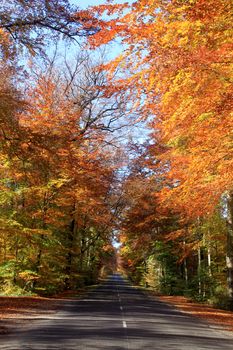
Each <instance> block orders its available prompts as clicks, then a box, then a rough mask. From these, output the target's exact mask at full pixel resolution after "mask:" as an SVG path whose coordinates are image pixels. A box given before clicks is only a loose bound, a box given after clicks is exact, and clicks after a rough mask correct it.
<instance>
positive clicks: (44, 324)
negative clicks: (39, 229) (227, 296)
mask: <svg viewBox="0 0 233 350" xmlns="http://www.w3.org/2000/svg"><path fill="white" fill-rule="evenodd" d="M0 349H1V350H45V349H48V350H58V349H59V350H75V349H82V350H84V349H85V350H100V349H102V350H107V349H112V350H113V349H114V350H128V349H132V350H139V349H140V350H144V349H145V350H154V349H156V350H161V349H166V350H175V349H176V350H188V349H189V350H204V349H205V350H206V349H209V350H215V349H221V350H232V349H233V334H232V333H230V332H226V331H223V330H221V329H217V328H214V327H211V326H209V325H208V324H207V323H204V322H201V321H199V320H198V319H196V318H194V317H192V316H189V315H187V314H185V313H182V312H179V311H177V310H176V309H174V308H173V307H171V306H168V305H167V304H165V303H162V302H160V301H157V300H151V299H150V298H148V297H146V296H145V295H144V294H143V293H141V292H140V291H139V290H137V289H135V288H134V287H132V286H131V285H130V284H129V283H128V282H127V281H125V280H124V279H123V278H122V277H121V276H120V275H118V274H116V275H113V276H112V277H110V278H109V279H108V280H107V281H106V282H105V283H103V284H102V285H101V286H99V287H98V288H97V289H95V290H94V291H92V292H91V293H89V295H88V296H87V297H86V298H85V299H82V300H74V301H72V300H71V301H67V302H66V303H65V307H64V309H63V310H62V311H60V312H58V313H57V314H55V315H53V316H52V317H51V319H49V318H41V319H37V320H34V321H33V322H32V323H31V324H30V325H29V326H27V327H24V328H22V329H21V330H18V331H17V332H15V333H14V334H11V336H8V337H5V338H4V339H1V340H0Z"/></svg>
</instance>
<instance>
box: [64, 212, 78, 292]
mask: <svg viewBox="0 0 233 350" xmlns="http://www.w3.org/2000/svg"><path fill="white" fill-rule="evenodd" d="M75 233H76V223H75V219H72V220H71V223H70V227H69V231H68V234H67V239H68V243H67V245H68V253H67V257H66V269H65V271H66V278H65V288H66V289H70V288H71V273H72V264H73V248H74V238H75Z"/></svg>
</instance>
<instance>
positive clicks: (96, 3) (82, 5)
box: [70, 0, 105, 8]
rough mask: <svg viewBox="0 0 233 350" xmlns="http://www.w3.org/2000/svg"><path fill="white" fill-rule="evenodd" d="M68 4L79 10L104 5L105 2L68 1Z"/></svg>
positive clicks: (87, 0)
mask: <svg viewBox="0 0 233 350" xmlns="http://www.w3.org/2000/svg"><path fill="white" fill-rule="evenodd" d="M70 3H71V4H74V5H77V6H78V7H81V8H87V7H88V6H93V5H100V4H104V3H105V0H70Z"/></svg>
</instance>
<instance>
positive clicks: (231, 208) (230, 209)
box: [226, 192, 233, 306]
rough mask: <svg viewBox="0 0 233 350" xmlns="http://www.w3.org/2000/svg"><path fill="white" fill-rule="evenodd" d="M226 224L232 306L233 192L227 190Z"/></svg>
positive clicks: (228, 276) (227, 264) (229, 291)
mask: <svg viewBox="0 0 233 350" xmlns="http://www.w3.org/2000/svg"><path fill="white" fill-rule="evenodd" d="M227 226H228V227H227V247H226V267H227V285H228V295H229V298H230V301H231V304H232V306H233V192H229V193H228V196H227Z"/></svg>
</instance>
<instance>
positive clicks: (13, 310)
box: [0, 289, 86, 335]
mask: <svg viewBox="0 0 233 350" xmlns="http://www.w3.org/2000/svg"><path fill="white" fill-rule="evenodd" d="M85 293H86V289H84V290H80V291H79V292H77V291H68V292H64V293H61V294H59V295H56V296H54V297H52V298H43V297H5V296H0V335H1V334H7V333H9V332H11V331H12V330H14V329H15V328H17V327H18V326H20V325H23V324H25V323H28V322H31V320H33V319H35V318H40V317H45V318H46V317H48V316H49V317H51V316H52V315H53V314H55V313H56V312H57V311H59V310H60V309H61V308H62V305H63V304H64V302H65V301H66V300H67V299H79V298H81V297H82V296H83V295H84V294H85Z"/></svg>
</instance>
